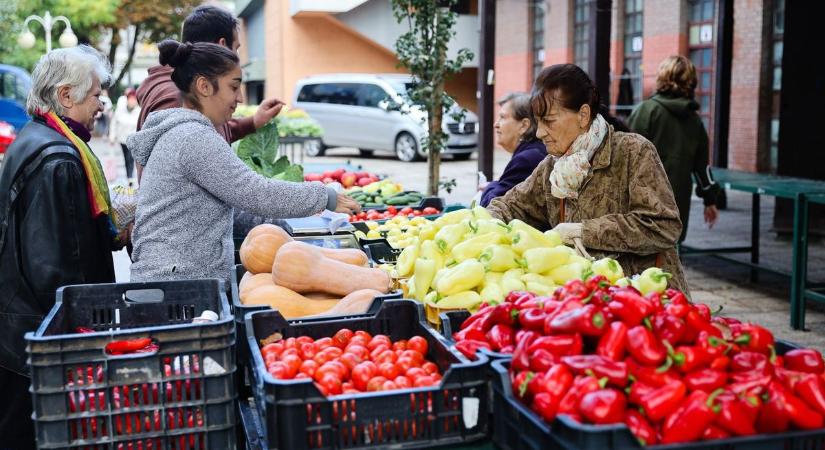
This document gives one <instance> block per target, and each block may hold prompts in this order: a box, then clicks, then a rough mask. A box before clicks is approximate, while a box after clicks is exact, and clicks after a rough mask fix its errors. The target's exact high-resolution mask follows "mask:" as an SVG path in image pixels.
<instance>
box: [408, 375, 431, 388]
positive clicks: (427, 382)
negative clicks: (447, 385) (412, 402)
mask: <svg viewBox="0 0 825 450" xmlns="http://www.w3.org/2000/svg"><path fill="white" fill-rule="evenodd" d="M434 384H435V380H434V379H433V377H431V376H429V375H424V376H422V377H418V378H416V379H415V381H414V382H413V386H415V387H427V386H432V385H434Z"/></svg>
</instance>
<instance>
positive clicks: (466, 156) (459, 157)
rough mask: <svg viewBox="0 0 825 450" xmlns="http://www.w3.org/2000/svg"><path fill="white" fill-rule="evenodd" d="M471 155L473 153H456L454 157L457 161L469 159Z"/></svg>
mask: <svg viewBox="0 0 825 450" xmlns="http://www.w3.org/2000/svg"><path fill="white" fill-rule="evenodd" d="M471 156H473V154H472V153H454V154H453V159H454V160H456V161H467V160H468V159H470V157H471Z"/></svg>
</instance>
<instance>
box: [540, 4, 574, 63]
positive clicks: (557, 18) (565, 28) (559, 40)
mask: <svg viewBox="0 0 825 450" xmlns="http://www.w3.org/2000/svg"><path fill="white" fill-rule="evenodd" d="M547 4H548V7H547V16H546V17H547V21H546V27H547V29H546V31H545V32H544V65H545V66H550V65H553V64H561V63H569V62H573V26H572V23H573V21H572V14H573V0H548V1H547Z"/></svg>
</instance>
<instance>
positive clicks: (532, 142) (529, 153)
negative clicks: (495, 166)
mask: <svg viewBox="0 0 825 450" xmlns="http://www.w3.org/2000/svg"><path fill="white" fill-rule="evenodd" d="M498 104H499V106H500V108H499V110H498V120H497V121H496V124H495V129H496V137H497V138H498V145H500V146H501V148H503V149H504V151H506V152H507V153H512V154H513V157H512V158H511V159H510V162H509V163H507V167H505V168H504V172H502V174H501V177H499V179H498V181H491V182H490V183H487V186H485V187H484V191H483V192H482V193H481V206H487V205H489V204H490V201H492V200H493V199H494V198H496V197H501V196H502V195H504V194H506V193H507V191H509V190H510V189H512V188H513V186H515V185H517V184H519V183H521V182H522V181H524V180H525V179H527V177H529V176H530V174H531V173H533V170H535V169H536V166H538V165H539V163H540V162H541V161H542V160H543V159H544V158H545V157H547V148H545V146H544V143H542V142H541V141H540V140H539V139H538V138H537V137H536V120H535V119H534V118H533V111H532V108H531V107H530V96H529V95H528V94H525V93H521V92H518V93H513V94H508V95H506V96H505V97H504V98H503V99H501V100H500V101H499V102H498Z"/></svg>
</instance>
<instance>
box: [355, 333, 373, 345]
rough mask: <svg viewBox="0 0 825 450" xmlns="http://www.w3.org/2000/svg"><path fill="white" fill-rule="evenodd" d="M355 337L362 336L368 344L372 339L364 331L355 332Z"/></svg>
mask: <svg viewBox="0 0 825 450" xmlns="http://www.w3.org/2000/svg"><path fill="white" fill-rule="evenodd" d="M355 336H363V337H364V338H366V339H367V342H369V341H370V339H372V335H371V334H369V333H367V332H366V331H364V330H358V331H356V332H355Z"/></svg>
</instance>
